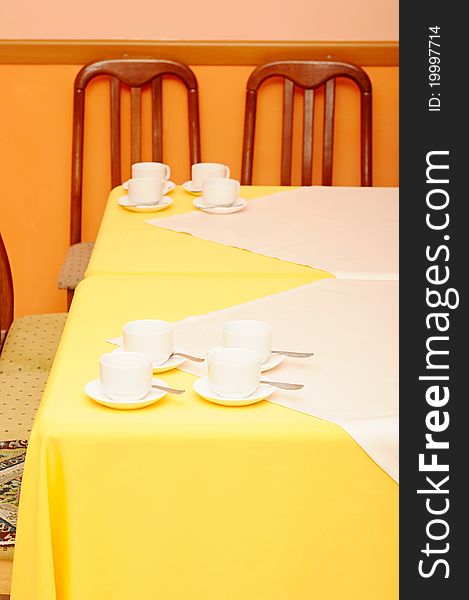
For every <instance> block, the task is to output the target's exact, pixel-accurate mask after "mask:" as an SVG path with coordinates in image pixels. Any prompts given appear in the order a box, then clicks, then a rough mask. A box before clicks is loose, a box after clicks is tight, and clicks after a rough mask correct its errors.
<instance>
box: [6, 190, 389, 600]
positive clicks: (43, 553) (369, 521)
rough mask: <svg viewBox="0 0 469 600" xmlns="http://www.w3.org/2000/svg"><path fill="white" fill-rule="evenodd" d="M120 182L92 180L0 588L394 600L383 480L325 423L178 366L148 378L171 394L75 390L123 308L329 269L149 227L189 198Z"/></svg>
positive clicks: (308, 280) (219, 299) (216, 300)
mask: <svg viewBox="0 0 469 600" xmlns="http://www.w3.org/2000/svg"><path fill="white" fill-rule="evenodd" d="M289 189H291V188H279V187H255V186H253V187H249V186H245V187H243V188H242V195H243V197H245V198H247V199H248V205H250V203H251V202H253V203H255V202H257V201H258V200H259V199H261V198H265V197H266V196H269V195H270V194H276V193H278V192H282V191H288V190H289ZM338 189H339V193H340V188H338ZM124 194H125V190H124V189H123V188H122V187H121V186H119V187H117V188H115V189H114V190H112V192H111V193H110V195H109V199H108V203H107V206H106V209H105V212H104V216H103V220H102V223H101V226H100V230H99V233H98V236H97V240H96V243H95V247H94V250H93V254H92V257H91V261H90V264H89V267H88V270H87V272H86V277H85V279H84V280H83V281H82V282H81V283H80V284H79V285H78V287H77V290H76V292H75V296H74V299H73V302H72V306H71V309H70V313H69V316H68V319H67V323H66V325H65V329H64V332H63V335H62V339H61V342H60V345H59V348H58V351H57V354H56V357H55V360H54V364H53V367H52V370H51V373H50V377H49V381H48V383H47V387H46V389H45V392H44V396H43V399H42V401H41V405H40V408H39V410H38V413H37V416H36V419H35V423H34V426H33V428H32V432H31V438H30V440H29V445H28V452H27V459H26V464H25V471H24V476H23V484H22V492H21V500H20V509H19V518H18V531H17V542H16V548H15V561H14V568H13V582H12V600H31V599H32V598H34V599H35V600H53V599H60V600H85V599H86V600H104V599H106V600H107V599H108V598H109V599H111V598H112V599H113V600H128V599H129V598H141V599H145V600H146V599H148V600H150V599H155V600H156V599H161V600H188V599H191V600H202V599H203V600H221V599H223V600H287V599H288V600H290V599H293V600H311V599H315V600H344V599H346V600H376V599H379V600H395V599H397V597H398V489H399V488H398V484H397V482H396V480H395V478H394V477H392V476H390V474H389V472H387V471H386V470H385V469H383V468H382V467H381V466H379V464H378V463H377V462H376V461H375V460H373V458H372V457H371V456H370V454H369V453H367V452H366V451H365V450H364V449H363V447H362V446H361V445H360V444H359V443H357V441H356V440H355V439H354V437H353V436H352V435H350V434H349V433H348V432H347V431H346V430H345V429H344V428H343V427H341V426H340V425H338V424H337V423H334V422H332V421H330V420H328V419H326V418H320V417H317V416H314V415H312V414H307V413H305V412H302V411H301V410H292V409H291V408H288V407H286V406H282V405H281V404H279V403H275V402H269V401H262V402H259V403H257V404H253V405H251V406H243V407H238V408H235V407H227V406H220V405H217V404H213V403H210V402H208V401H206V400H204V399H203V398H201V397H200V396H199V395H198V394H197V393H196V392H195V391H194V390H193V385H194V383H195V382H196V381H197V379H198V377H197V376H196V375H194V374H192V373H190V372H187V371H184V370H183V367H181V368H180V369H173V370H171V371H167V372H164V373H159V374H158V375H157V376H158V378H160V379H161V380H163V381H164V382H165V384H167V385H168V386H170V387H173V388H180V389H184V390H185V392H184V394H182V395H174V394H168V395H166V396H165V397H164V398H162V399H161V400H159V401H158V402H156V403H155V404H152V405H151V406H147V407H146V408H142V409H139V410H127V411H124V410H121V411H119V410H113V409H110V408H107V407H105V406H102V405H100V404H98V403H96V402H94V401H93V400H92V399H91V398H89V397H88V396H87V394H86V393H85V391H84V387H85V385H86V384H87V382H89V381H90V380H93V379H94V378H97V377H98V376H99V357H100V356H101V355H103V354H105V353H108V352H111V351H113V350H114V349H115V346H113V345H112V344H111V343H110V340H111V339H112V338H114V337H115V336H119V335H121V334H122V327H123V325H124V323H126V322H128V321H130V320H134V319H163V320H167V321H171V322H175V323H184V322H185V321H184V320H185V319H191V318H193V317H194V316H196V317H197V318H203V317H204V316H206V315H208V314H212V313H214V314H217V311H223V310H230V309H231V308H232V307H238V306H248V305H249V303H252V302H262V301H263V300H264V299H266V298H274V299H275V298H277V297H279V296H281V295H282V294H290V293H294V292H295V291H296V290H304V289H305V287H306V288H308V286H313V288H314V285H316V284H317V285H318V286H321V285H322V286H323V285H324V284H325V282H326V283H327V281H328V280H334V274H333V273H331V272H328V271H327V270H325V269H320V268H315V267H312V266H309V265H306V264H298V263H294V262H291V261H287V260H280V259H279V258H275V257H273V256H268V255H265V254H261V253H257V252H253V251H249V250H248V249H246V248H239V247H238V248H236V247H233V246H231V245H228V244H223V243H218V242H214V241H210V240H207V239H201V238H199V237H197V236H194V235H187V234H185V233H183V232H180V231H172V230H170V229H166V228H162V227H161V228H160V227H155V226H154V225H151V224H149V223H148V220H149V219H154V218H162V219H166V218H167V217H168V216H177V215H185V214H187V215H190V214H191V213H192V212H193V211H195V208H194V206H193V196H191V195H190V194H189V193H187V192H185V191H184V190H182V189H181V188H180V187H179V186H178V187H177V188H176V190H175V191H174V192H173V193H172V195H171V197H172V198H173V205H172V206H171V207H170V208H168V209H166V210H165V211H162V212H161V213H155V214H148V213H138V212H131V211H128V210H126V209H124V208H122V207H121V206H119V205H118V201H119V198H121V197H122V196H123V195H124ZM247 214H248V213H247V212H246V215H247ZM207 218H210V215H207ZM224 218H225V219H229V218H230V216H229V215H226V216H224ZM332 283H333V281H332ZM381 283H383V282H380V284H381ZM344 285H345V288H344V289H345V290H347V289H348V288H347V285H348V284H347V282H345V283H344ZM331 294H332V295H331V298H334V297H335V296H336V295H337V294H336V293H335V292H334V290H333V291H332V292H331ZM345 300H347V299H346V297H345ZM393 302H394V300H393ZM372 303H373V299H372ZM331 310H332V309H331ZM345 310H346V305H345ZM377 314H378V316H377V317H376V318H377V319H378V321H377V323H378V327H379V323H380V319H382V320H383V323H384V322H385V321H386V318H387V315H386V314H385V311H383V314H381V313H380V312H379V310H378V312H377ZM333 316H334V315H332V317H331V321H332V320H333ZM363 317H364V318H366V311H364V315H363ZM373 326H374V325H373ZM383 327H384V325H383ZM340 333H341V332H340V330H335V331H334V328H332V327H331V332H330V336H331V339H333V340H334V343H333V344H332V349H333V347H334V344H335V343H336V342H335V338H333V337H332V336H337V335H338V336H339V337H338V338H337V339H338V342H337V344H339V343H340ZM322 335H323V336H326V337H327V327H325V328H324V331H323V333H322ZM311 344H312V346H313V349H315V348H314V344H315V340H314V339H312V340H311ZM294 349H295V348H293V350H294ZM188 350H190V348H189V349H188ZM345 367H347V365H345ZM274 373H275V371H272V378H273V377H274V375H273V374H274ZM269 375H270V373H269ZM330 378H331V386H332V385H335V383H336V382H335V381H334V374H332V375H331V376H330ZM383 385H385V383H384V382H383ZM276 393H277V392H276ZM278 393H279V394H281V393H283V392H281V391H279V392H278Z"/></svg>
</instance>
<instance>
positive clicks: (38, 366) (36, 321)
mask: <svg viewBox="0 0 469 600" xmlns="http://www.w3.org/2000/svg"><path fill="white" fill-rule="evenodd" d="M66 318H67V314H66V313H58V314H49V315H30V316H27V317H20V318H19V319H15V320H14V321H13V323H12V325H11V327H10V331H9V332H8V335H7V339H6V340H5V345H4V346H3V350H2V354H1V356H0V373H5V372H13V371H37V370H43V371H49V370H50V368H51V366H52V361H53V359H54V356H55V352H56V350H57V346H58V345H59V341H60V336H61V335H62V330H63V328H64V325H65V320H66Z"/></svg>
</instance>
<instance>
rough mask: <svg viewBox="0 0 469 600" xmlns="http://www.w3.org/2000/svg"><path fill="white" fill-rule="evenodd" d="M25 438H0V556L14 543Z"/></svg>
mask: <svg viewBox="0 0 469 600" xmlns="http://www.w3.org/2000/svg"><path fill="white" fill-rule="evenodd" d="M27 446H28V442H27V441H26V440H7V441H1V440H0V558H3V556H2V555H3V553H4V552H8V554H9V553H10V551H11V550H12V548H13V546H14V545H15V537H16V519H17V515H18V503H19V499H20V488H21V477H22V475H23V466H24V459H25V456H26V448H27Z"/></svg>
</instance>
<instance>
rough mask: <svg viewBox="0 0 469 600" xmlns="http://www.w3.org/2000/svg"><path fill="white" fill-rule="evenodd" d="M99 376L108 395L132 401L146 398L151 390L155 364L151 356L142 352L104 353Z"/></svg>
mask: <svg viewBox="0 0 469 600" xmlns="http://www.w3.org/2000/svg"><path fill="white" fill-rule="evenodd" d="M99 377H100V380H101V386H102V388H103V391H104V393H105V394H106V396H108V397H109V398H111V399H112V400H117V401H122V402H125V401H127V402H132V401H136V400H141V399H142V398H145V396H146V395H147V394H148V392H149V391H150V390H151V384H152V377H153V366H152V363H151V359H150V357H149V356H148V355H147V354H142V353H140V352H113V353H111V354H103V355H102V356H101V358H100V359H99Z"/></svg>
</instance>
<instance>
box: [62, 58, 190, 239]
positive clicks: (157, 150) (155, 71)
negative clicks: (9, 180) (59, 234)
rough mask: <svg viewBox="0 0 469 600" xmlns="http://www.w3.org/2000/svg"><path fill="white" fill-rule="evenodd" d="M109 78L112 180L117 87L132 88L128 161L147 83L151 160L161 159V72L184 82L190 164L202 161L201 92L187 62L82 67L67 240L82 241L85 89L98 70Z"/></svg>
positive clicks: (116, 161)
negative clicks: (149, 106) (186, 96)
mask: <svg viewBox="0 0 469 600" xmlns="http://www.w3.org/2000/svg"><path fill="white" fill-rule="evenodd" d="M103 75H107V76H109V79H110V115H111V185H112V187H115V186H116V185H119V184H120V183H122V178H121V87H122V86H126V87H128V88H130V94H131V96H130V102H131V107H130V113H131V114H130V123H131V162H132V163H134V162H139V161H141V160H142V158H141V133H142V109H141V100H142V88H145V87H147V86H148V87H151V102H152V117H151V121H152V123H151V125H152V160H154V161H156V162H163V114H162V83H163V77H165V76H168V75H169V76H172V77H177V78H178V79H179V80H181V81H182V82H183V83H184V85H185V86H186V88H187V95H188V115H189V147H190V161H191V164H193V163H197V162H200V125H199V95H198V87H197V79H196V77H195V75H194V73H193V71H192V70H191V69H190V68H189V67H188V66H186V65H184V64H182V63H178V62H174V61H168V60H156V59H122V60H103V61H100V62H96V63H93V64H90V65H87V66H85V67H83V68H82V69H81V71H80V72H79V73H78V75H77V76H76V79H75V92H74V107H73V150H72V197H71V228H70V241H71V243H72V244H75V243H77V242H79V241H81V211H82V177H83V138H84V113H85V90H86V86H87V85H88V83H89V82H90V81H91V80H92V79H94V78H95V77H98V76H103Z"/></svg>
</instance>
